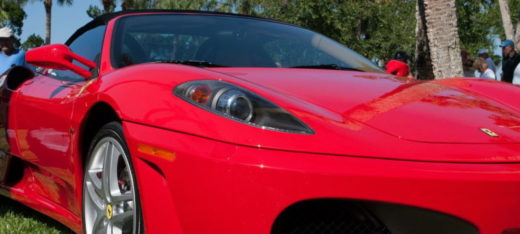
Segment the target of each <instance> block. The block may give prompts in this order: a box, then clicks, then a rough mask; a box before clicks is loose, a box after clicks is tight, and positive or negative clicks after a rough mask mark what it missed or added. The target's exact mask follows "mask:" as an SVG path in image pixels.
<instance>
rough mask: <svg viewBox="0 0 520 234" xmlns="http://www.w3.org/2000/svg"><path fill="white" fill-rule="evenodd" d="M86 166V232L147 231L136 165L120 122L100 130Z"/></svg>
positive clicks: (133, 233) (83, 210) (132, 233)
mask: <svg viewBox="0 0 520 234" xmlns="http://www.w3.org/2000/svg"><path fill="white" fill-rule="evenodd" d="M84 169H85V170H84V174H83V193H82V194H83V196H82V197H83V199H82V213H83V214H82V221H83V222H82V223H83V232H84V233H85V234H90V233H107V232H106V231H107V230H110V229H112V230H115V231H116V232H114V233H119V231H120V233H131V234H140V233H144V224H143V218H142V212H141V204H140V200H139V190H138V186H137V182H136V179H135V172H134V167H133V164H132V160H131V157H130V153H129V151H128V146H127V144H126V141H125V140H124V135H123V130H122V127H121V124H120V123H119V122H110V123H108V124H105V125H104V126H103V127H102V128H101V129H100V130H99V132H98V133H97V134H96V136H95V137H94V139H93V140H92V143H91V145H90V148H89V153H88V158H87V162H86V164H85V167H84ZM110 233H113V232H110Z"/></svg>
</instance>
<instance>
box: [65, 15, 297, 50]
mask: <svg viewBox="0 0 520 234" xmlns="http://www.w3.org/2000/svg"><path fill="white" fill-rule="evenodd" d="M141 13H182V14H184V13H188V14H201V15H227V16H240V17H247V18H254V19H261V20H268V21H272V22H277V23H283V24H288V23H285V22H280V21H276V20H272V19H267V18H261V17H256V16H250V15H242V14H235V13H224V12H215V11H195V10H159V9H148V10H128V11H118V12H113V13H107V14H103V15H101V16H98V17H96V18H94V19H93V20H92V21H90V22H88V23H87V24H85V25H84V26H83V27H81V28H79V29H78V30H76V32H74V34H72V36H71V37H70V38H69V39H68V40H67V41H66V42H65V44H66V45H70V43H71V42H72V41H73V40H74V39H76V38H77V37H78V36H80V35H81V34H83V33H84V32H85V31H87V30H90V29H92V28H95V27H97V26H100V25H106V24H107V23H108V22H109V21H110V20H112V19H114V18H117V17H119V16H125V15H134V14H141ZM293 26H296V25H293ZM297 27H298V26H297Z"/></svg>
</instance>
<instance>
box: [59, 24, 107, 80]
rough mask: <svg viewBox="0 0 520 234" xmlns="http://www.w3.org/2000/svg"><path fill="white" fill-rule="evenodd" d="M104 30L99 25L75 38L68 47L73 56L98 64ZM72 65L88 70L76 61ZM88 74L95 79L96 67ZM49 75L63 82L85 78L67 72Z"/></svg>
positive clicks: (103, 26)
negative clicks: (76, 55)
mask: <svg viewBox="0 0 520 234" xmlns="http://www.w3.org/2000/svg"><path fill="white" fill-rule="evenodd" d="M105 28H106V26H105V25H100V26H97V27H95V28H93V29H90V30H88V31H86V32H85V33H83V34H81V35H80V36H79V37H77V38H76V39H75V40H74V41H72V42H71V43H70V45H69V48H70V49H71V50H72V52H74V53H75V54H78V55H80V56H82V57H84V58H86V59H88V60H90V61H93V62H95V63H96V64H99V59H100V56H101V47H102V45H103V37H104V35H105ZM73 63H74V64H76V65H78V66H80V67H82V68H85V69H88V67H86V66H85V65H83V64H81V63H79V62H77V61H74V62H73ZM90 72H92V76H93V77H96V76H97V67H95V68H93V69H90ZM50 74H51V75H53V76H54V77H56V78H58V79H63V80H73V81H74V80H78V81H82V80H85V78H83V77H81V76H80V75H78V74H76V73H74V72H72V71H69V70H53V71H51V72H50Z"/></svg>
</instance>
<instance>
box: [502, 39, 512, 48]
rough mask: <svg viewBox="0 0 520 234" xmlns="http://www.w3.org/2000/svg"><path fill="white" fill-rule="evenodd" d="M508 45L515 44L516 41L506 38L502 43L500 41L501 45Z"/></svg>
mask: <svg viewBox="0 0 520 234" xmlns="http://www.w3.org/2000/svg"><path fill="white" fill-rule="evenodd" d="M506 46H515V43H514V42H513V41H511V40H505V41H503V42H502V43H500V47H506Z"/></svg>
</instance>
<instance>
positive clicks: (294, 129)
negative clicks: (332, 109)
mask: <svg viewBox="0 0 520 234" xmlns="http://www.w3.org/2000/svg"><path fill="white" fill-rule="evenodd" d="M174 93H175V95H176V96H177V97H180V98H181V99H183V100H185V101H188V102H189V103H192V104H194V105H196V106H198V107H201V108H203V109H206V110H208V111H210V112H213V113H215V114H218V115H222V116H224V117H226V118H229V119H232V120H235V121H239V122H242V123H245V124H249V125H252V126H255V127H260V128H263V129H269V130H275V131H282V132H290V133H300V134H313V133H314V131H313V130H312V129H311V128H309V127H308V126H307V125H306V124H304V123H303V122H302V121H300V120H299V119H297V118H296V117H295V116H293V115H292V114H290V113H289V112H287V111H286V110H284V109H282V108H280V107H278V106H276V105H275V104H273V103H271V102H269V101H267V100H266V99H265V98H262V97H260V96H258V95H256V94H254V93H252V92H250V91H248V90H246V89H244V88H241V87H239V86H236V85H234V84H230V83H227V82H223V81H216V80H197V81H191V82H186V83H183V84H180V85H178V86H177V87H176V88H175V89H174Z"/></svg>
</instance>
